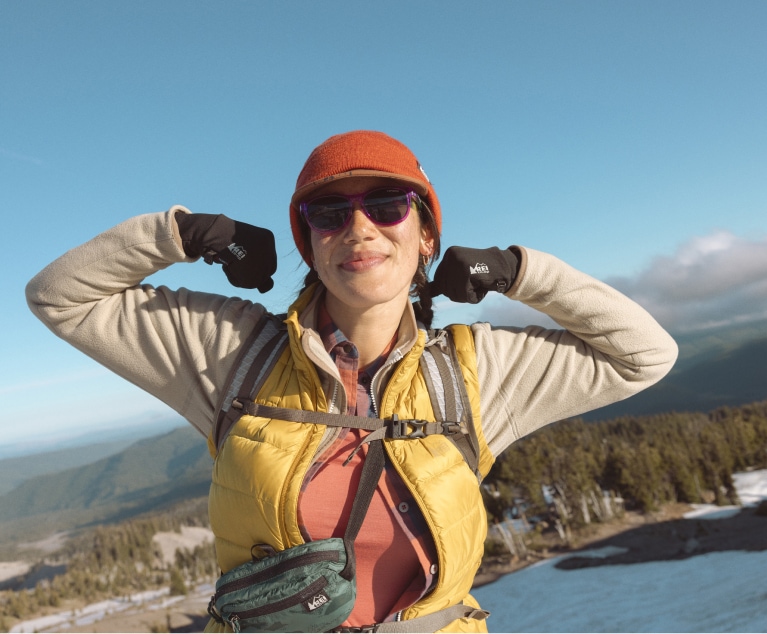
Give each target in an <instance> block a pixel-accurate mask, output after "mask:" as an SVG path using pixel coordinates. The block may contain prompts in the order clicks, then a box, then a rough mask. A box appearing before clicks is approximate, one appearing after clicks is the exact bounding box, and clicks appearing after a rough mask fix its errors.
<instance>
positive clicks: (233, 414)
mask: <svg viewBox="0 0 767 634" xmlns="http://www.w3.org/2000/svg"><path fill="white" fill-rule="evenodd" d="M285 317H286V315H284V314H282V315H272V314H270V313H264V315H263V316H262V317H261V319H259V321H258V323H257V324H256V327H255V328H254V329H253V332H251V333H250V335H248V338H247V339H246V340H245V343H244V344H243V345H242V347H241V348H240V351H239V353H238V357H237V360H236V361H235V362H234V365H232V369H231V371H230V372H229V376H228V377H227V380H226V383H225V384H224V388H223V389H222V390H221V398H220V400H219V403H218V407H217V408H216V412H217V413H216V422H215V424H214V427H213V433H212V436H213V442H214V443H215V446H216V450H217V451H218V450H220V449H221V445H222V444H223V443H224V440H225V439H226V437H227V435H228V434H229V430H230V429H231V427H232V425H233V424H234V422H235V421H236V420H237V419H238V418H239V417H240V416H242V411H241V410H238V409H236V408H234V407H232V403H233V402H234V400H235V398H236V397H246V398H255V395H256V394H258V391H259V390H260V389H261V386H262V385H263V383H264V381H266V378H267V377H268V376H269V374H270V373H271V371H272V368H274V366H275V364H276V363H277V360H278V359H279V358H280V356H281V355H282V352H283V350H285V348H286V347H287V345H288V330H287V326H286V325H285V323H284V319H285Z"/></svg>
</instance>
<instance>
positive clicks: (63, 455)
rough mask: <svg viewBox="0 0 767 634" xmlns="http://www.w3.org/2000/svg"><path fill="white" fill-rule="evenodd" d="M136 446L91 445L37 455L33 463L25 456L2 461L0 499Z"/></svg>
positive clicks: (123, 442) (115, 443)
mask: <svg viewBox="0 0 767 634" xmlns="http://www.w3.org/2000/svg"><path fill="white" fill-rule="evenodd" d="M134 442H136V440H135V438H134V439H132V440H129V439H123V440H115V441H111V442H102V443H97V444H93V445H88V448H87V449H85V450H84V449H83V448H82V447H77V448H75V449H72V448H67V449H59V450H58V451H48V452H45V453H43V454H36V455H35V457H34V458H33V459H30V457H29V456H21V457H17V458H6V459H4V460H0V495H3V494H5V493H8V491H12V490H13V489H15V488H16V487H17V486H19V485H20V484H21V483H22V482H24V481H25V480H29V479H30V478H34V477H35V476H40V475H46V474H49V473H57V472H59V471H64V470H66V469H74V468H76V467H82V466H84V465H87V464H90V463H92V462H96V461H97V460H101V459H102V458H106V457H107V456H113V455H114V454H117V453H120V452H121V451H122V450H123V449H127V448H128V447H130V446H131V445H132V444H133V443H134Z"/></svg>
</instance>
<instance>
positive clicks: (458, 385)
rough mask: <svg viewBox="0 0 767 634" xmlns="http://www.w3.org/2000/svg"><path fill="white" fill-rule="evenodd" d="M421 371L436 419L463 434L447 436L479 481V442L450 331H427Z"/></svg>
mask: <svg viewBox="0 0 767 634" xmlns="http://www.w3.org/2000/svg"><path fill="white" fill-rule="evenodd" d="M420 363H421V368H422V371H423V377H424V381H425V382H426V388H427V390H428V392H429V398H430V399H431V403H432V408H433V409H434V414H435V416H436V418H437V420H448V421H456V422H459V423H460V424H461V427H462V428H463V431H464V433H462V434H455V435H451V436H449V438H450V440H452V441H453V443H454V444H455V446H456V448H457V449H458V451H460V452H461V455H462V456H463V458H464V460H465V461H466V463H467V464H468V465H469V468H470V469H471V470H472V471H473V472H474V474H475V475H476V476H477V479H478V480H481V479H482V476H481V473H480V471H479V439H478V438H477V431H476V429H475V427H474V416H473V415H472V411H471V405H470V403H469V397H468V394H467V393H466V384H465V382H464V380H463V374H462V373H461V366H460V363H459V362H458V356H457V354H456V350H455V342H454V341H453V337H452V334H451V333H450V331H449V330H430V331H428V333H427V345H426V347H425V349H424V353H423V354H422V355H421V361H420Z"/></svg>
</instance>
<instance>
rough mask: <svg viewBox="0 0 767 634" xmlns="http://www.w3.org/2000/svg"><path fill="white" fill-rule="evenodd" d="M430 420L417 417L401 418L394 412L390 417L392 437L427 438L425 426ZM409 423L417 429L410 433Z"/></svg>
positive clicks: (397, 438)
mask: <svg viewBox="0 0 767 634" xmlns="http://www.w3.org/2000/svg"><path fill="white" fill-rule="evenodd" d="M428 422H429V421H426V420H417V419H415V418H403V419H400V417H399V416H397V415H396V414H392V416H391V418H390V419H389V429H390V430H391V438H394V439H395V440H403V439H406V438H411V439H412V438H426V432H425V431H424V427H426V425H427V424H428ZM408 425H411V426H412V427H415V429H414V430H413V431H412V432H410V433H408V431H407V428H408Z"/></svg>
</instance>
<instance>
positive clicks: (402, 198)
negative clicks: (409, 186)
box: [364, 189, 410, 225]
mask: <svg viewBox="0 0 767 634" xmlns="http://www.w3.org/2000/svg"><path fill="white" fill-rule="evenodd" d="M364 202H365V209H367V212H368V215H369V216H370V218H372V219H373V221H374V222H377V223H378V224H379V225H393V224H396V223H398V222H400V221H402V220H404V218H405V216H407V214H408V211H409V210H410V207H409V205H408V200H407V192H405V191H403V190H401V189H376V190H375V191H372V192H370V193H369V194H368V195H367V196H365V201H364Z"/></svg>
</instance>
